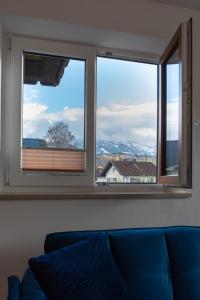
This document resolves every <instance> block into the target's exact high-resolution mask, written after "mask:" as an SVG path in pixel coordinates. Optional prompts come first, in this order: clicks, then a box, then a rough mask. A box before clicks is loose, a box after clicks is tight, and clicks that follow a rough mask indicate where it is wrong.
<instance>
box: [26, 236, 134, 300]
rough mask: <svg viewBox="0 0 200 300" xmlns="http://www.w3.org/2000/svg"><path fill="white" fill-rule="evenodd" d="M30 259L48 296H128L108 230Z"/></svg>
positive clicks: (90, 299)
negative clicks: (113, 253)
mask: <svg viewBox="0 0 200 300" xmlns="http://www.w3.org/2000/svg"><path fill="white" fill-rule="evenodd" d="M29 263H30V267H31V269H32V270H33V272H34V274H35V276H36V277H37V279H38V281H39V282H40V284H41V286H42V288H43V289H44V291H45V292H46V295H47V297H48V299H49V300H61V299H70V300H94V299H95V300H111V299H115V300H124V299H128V296H127V292H126V288H125V285H124V282H123V280H122V277H121V274H120V272H119V270H118V268H117V265H116V263H115V261H114V260H113V257H112V254H111V251H110V249H109V245H108V241H107V235H106V234H105V233H99V234H96V235H94V236H93V237H92V238H90V239H88V240H83V241H81V242H79V243H76V244H74V245H71V246H69V247H65V248H62V249H60V250H57V251H54V252H51V253H49V254H47V255H42V256H39V257H38V258H32V259H30V261H29Z"/></svg>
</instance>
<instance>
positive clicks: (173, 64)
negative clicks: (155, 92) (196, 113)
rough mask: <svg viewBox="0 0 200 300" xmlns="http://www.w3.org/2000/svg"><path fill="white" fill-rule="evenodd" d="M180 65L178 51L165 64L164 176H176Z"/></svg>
mask: <svg viewBox="0 0 200 300" xmlns="http://www.w3.org/2000/svg"><path fill="white" fill-rule="evenodd" d="M179 86H180V65H179V59H178V49H177V50H176V51H175V52H174V54H173V55H172V56H171V58H170V59H169V60H168V62H167V64H166V162H165V166H166V170H165V172H166V173H165V175H178V160H179V148H178V141H179V105H180V88H179Z"/></svg>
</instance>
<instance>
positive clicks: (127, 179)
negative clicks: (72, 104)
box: [96, 57, 157, 183]
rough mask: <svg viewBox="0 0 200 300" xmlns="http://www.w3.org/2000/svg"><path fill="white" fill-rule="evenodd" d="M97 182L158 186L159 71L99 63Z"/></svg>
mask: <svg viewBox="0 0 200 300" xmlns="http://www.w3.org/2000/svg"><path fill="white" fill-rule="evenodd" d="M96 178H97V179H96V181H97V183H101V182H104V183H105V182H112V183H156V178H157V65H155V64H147V63H140V62H134V61H129V60H121V59H115V58H107V57H98V58H97V124H96Z"/></svg>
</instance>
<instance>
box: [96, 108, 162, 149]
mask: <svg viewBox="0 0 200 300" xmlns="http://www.w3.org/2000/svg"><path fill="white" fill-rule="evenodd" d="M156 123H157V108H156V105H155V103H153V102H148V103H143V104H136V105H127V104H126V105H124V104H114V105H107V106H103V107H100V108H99V109H98V118H97V139H103V140H114V141H126V140H129V141H136V142H138V143H142V144H143V143H144V144H155V143H156V136H157V131H156Z"/></svg>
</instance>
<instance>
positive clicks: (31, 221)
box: [0, 0, 200, 299]
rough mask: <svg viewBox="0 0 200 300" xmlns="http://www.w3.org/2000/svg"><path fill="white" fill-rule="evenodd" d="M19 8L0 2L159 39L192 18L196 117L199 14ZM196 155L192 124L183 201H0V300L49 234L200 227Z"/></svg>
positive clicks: (145, 6)
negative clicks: (189, 182) (190, 185)
mask: <svg viewBox="0 0 200 300" xmlns="http://www.w3.org/2000/svg"><path fill="white" fill-rule="evenodd" d="M53 3H54V4H55V3H56V7H53ZM20 4H21V5H19V3H18V2H17V1H11V0H6V1H1V9H2V11H4V12H7V13H13V14H21V15H25V16H26V15H27V16H32V17H37V16H38V17H41V18H44V19H45V18H47V19H54V20H55V19H56V20H57V21H66V22H71V23H74V24H79V25H89V26H96V27H102V28H108V29H114V30H121V31H125V32H136V33H140V34H141V33H145V34H149V35H151V34H152V35H158V36H170V35H171V34H172V32H173V31H174V30H175V28H176V27H177V25H178V23H179V22H180V21H182V20H186V19H187V18H188V17H191V16H193V17H194V47H193V52H194V53H193V59H194V70H193V75H194V81H193V84H194V88H193V101H194V102H193V112H194V119H200V102H199V99H200V88H199V87H200V85H199V78H200V71H199V66H200V54H199V53H200V36H199V32H200V15H199V13H196V12H192V11H189V10H186V9H181V8H175V7H170V6H163V5H160V4H155V3H150V2H148V3H147V2H145V1H143V0H140V1H135V0H121V1H116V0H109V1H108V0H102V1H94V0H85V1H84V5H83V1H81V0H79V1H78V0H73V2H72V1H66V0H65V1H64V0H63V1H61V0H59V1H57V2H49V1H47V0H44V1H37V0H35V1H28V0H26V1H25V0H24V1H23V0H22V1H21V2H20ZM37 4H38V5H37ZM66 5H67V7H66ZM38 7H39V9H38ZM199 153H200V128H199V127H198V126H197V127H194V128H193V158H194V163H193V165H194V167H193V182H194V189H193V196H192V197H191V198H188V199H155V200H154V199H145V200H141V199H138V200H134V199H133V200H125V199H121V200H102V201H100V200H87V199H83V200H74V201H72V200H66V201H65V200H62V201H60V200H59V201H47V200H45V201H25V200H24V201H0V298H1V299H5V295H6V286H7V283H6V278H7V276H8V275H11V274H18V275H21V274H22V273H23V272H24V269H25V267H26V265H27V260H28V258H29V257H30V256H32V255H37V254H39V253H41V252H42V250H43V242H44V237H45V235H46V234H47V233H49V232H53V231H65V230H77V229H82V230H84V229H96V228H98V229H100V228H123V227H146V226H147V227H148V226H171V225H181V224H183V225H200V197H199V195H200V187H199V185H200V184H199V183H200V179H199V178H200V160H199Z"/></svg>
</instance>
